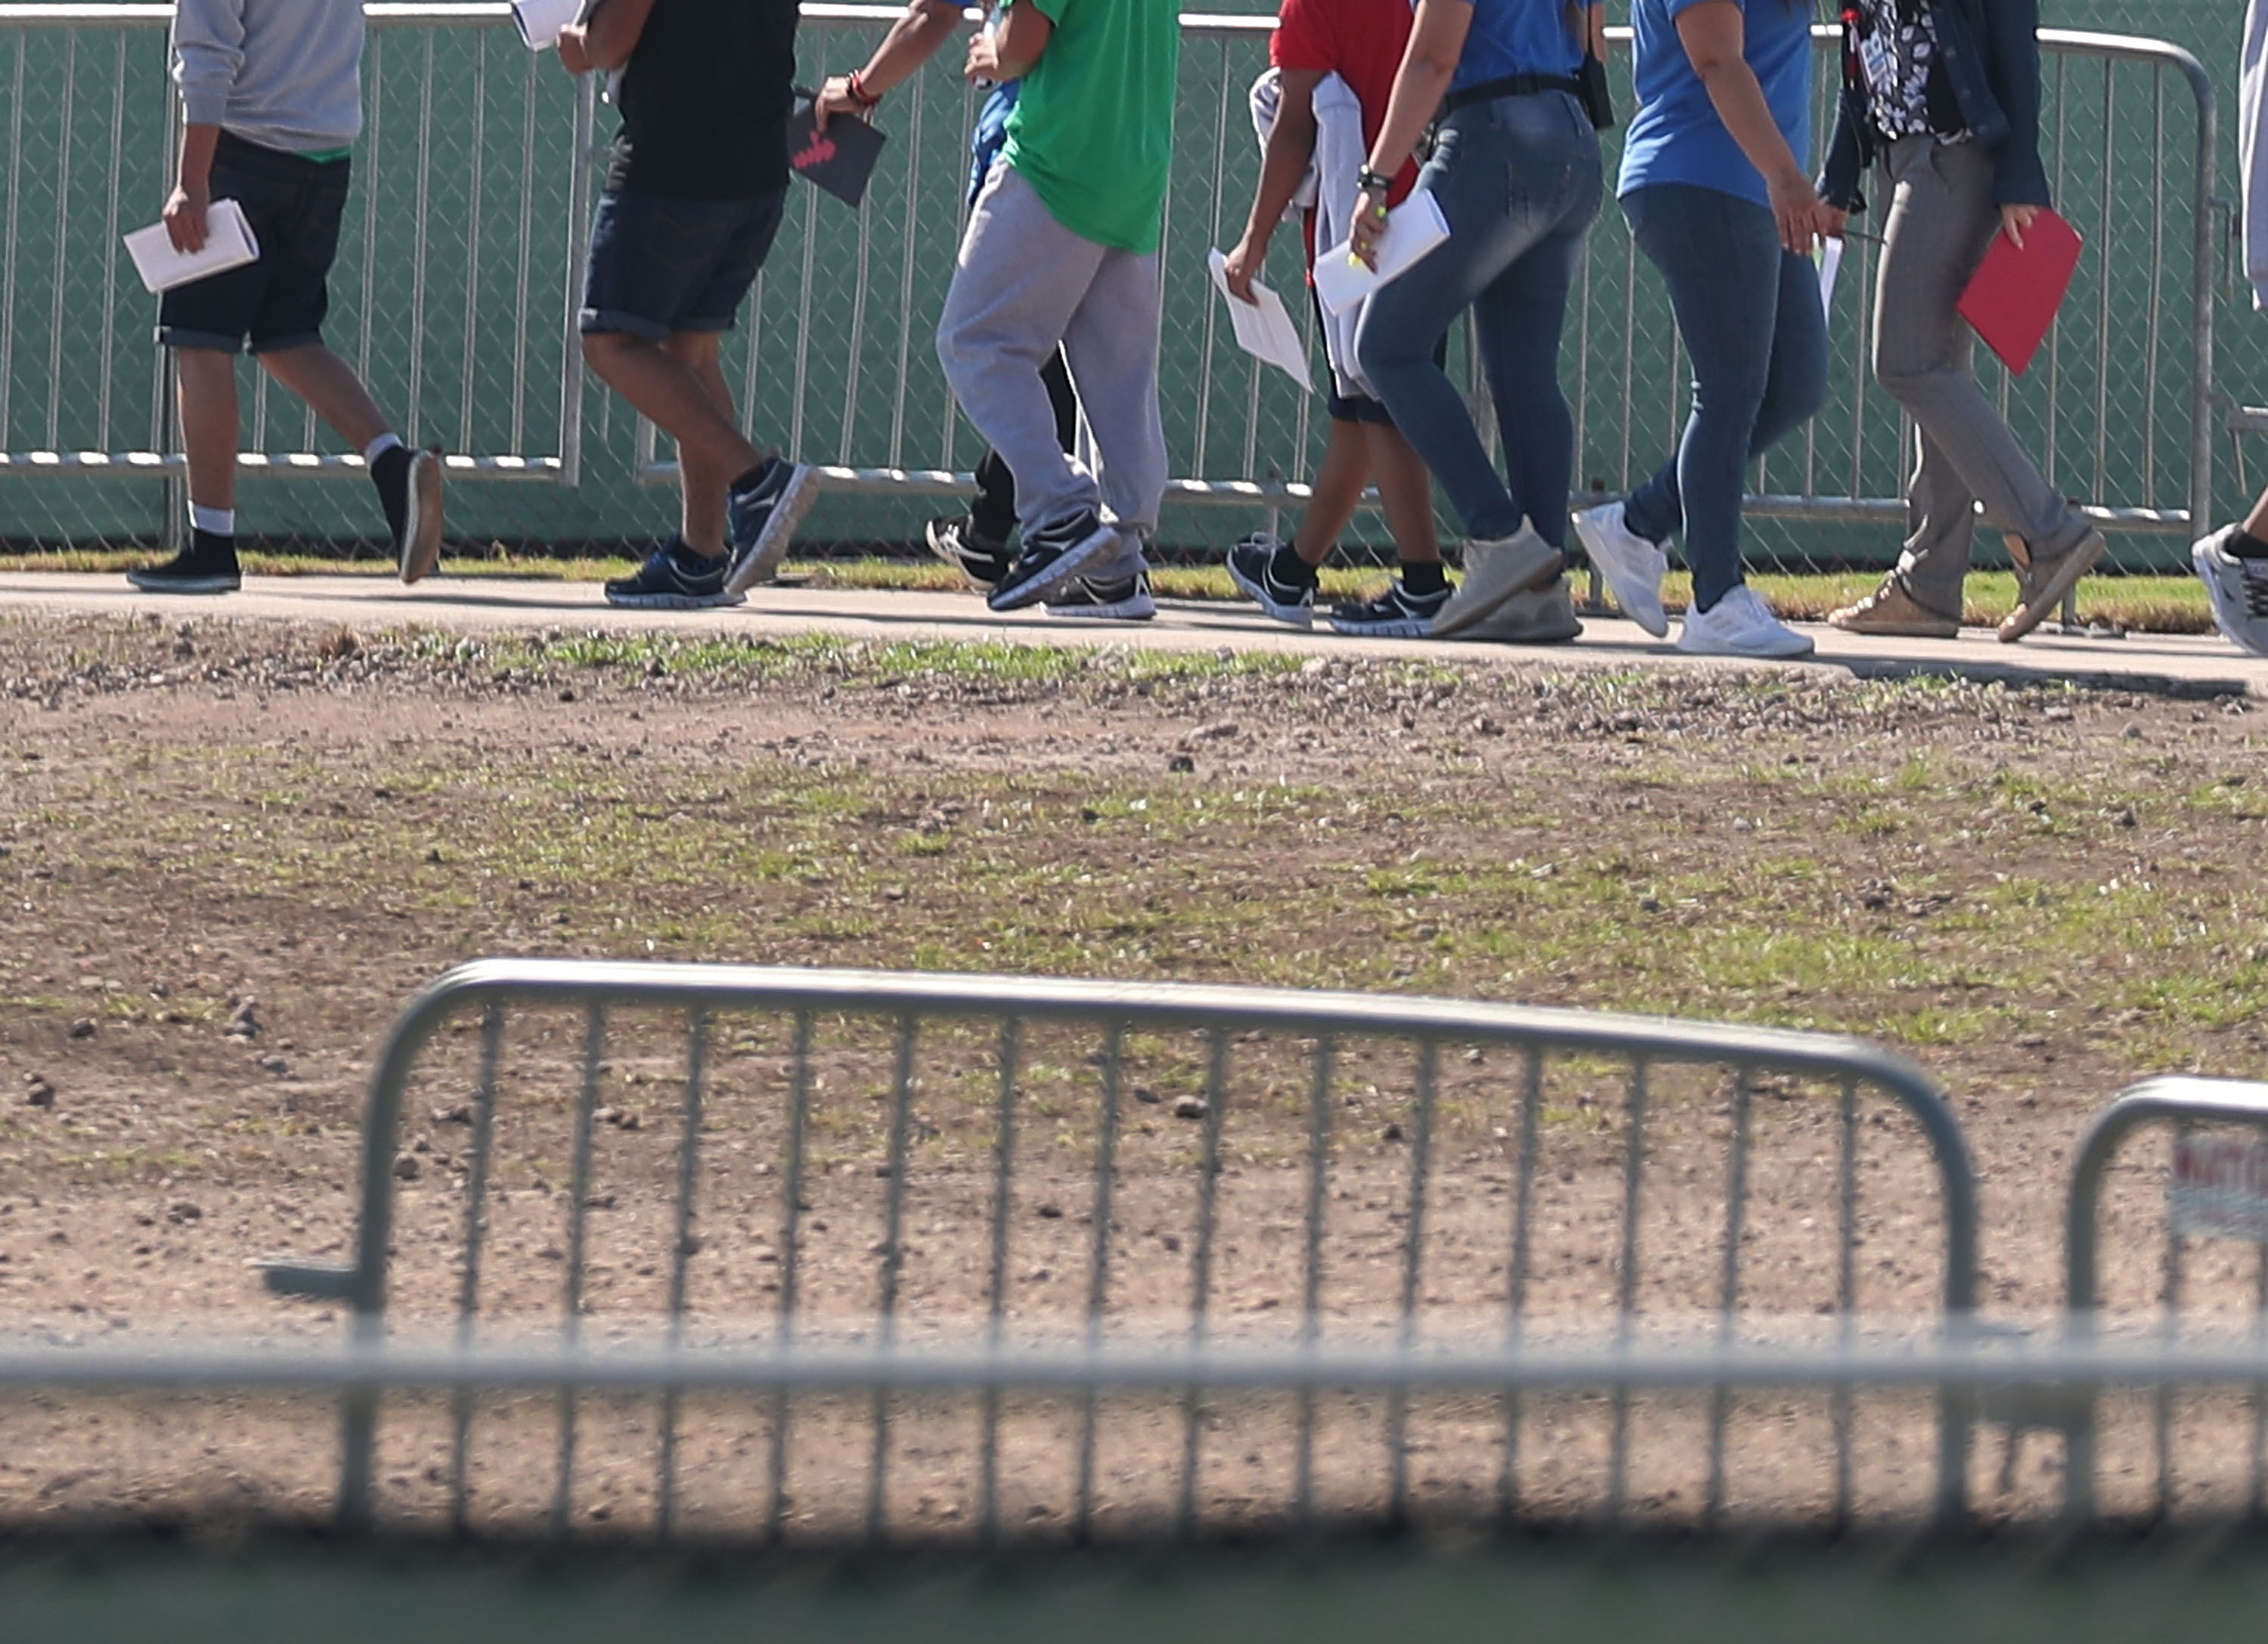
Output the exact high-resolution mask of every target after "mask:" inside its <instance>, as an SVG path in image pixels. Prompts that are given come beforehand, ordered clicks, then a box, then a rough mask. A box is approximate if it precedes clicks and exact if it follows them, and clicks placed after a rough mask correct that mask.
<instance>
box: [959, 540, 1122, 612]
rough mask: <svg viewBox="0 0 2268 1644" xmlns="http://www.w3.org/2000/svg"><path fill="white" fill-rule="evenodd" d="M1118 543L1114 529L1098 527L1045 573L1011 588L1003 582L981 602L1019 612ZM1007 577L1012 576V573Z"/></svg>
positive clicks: (1085, 567)
mask: <svg viewBox="0 0 2268 1644" xmlns="http://www.w3.org/2000/svg"><path fill="white" fill-rule="evenodd" d="M1117 542H1118V527H1117V526H1116V525H1097V526H1096V527H1095V528H1094V530H1093V531H1090V532H1087V533H1086V535H1085V536H1083V537H1081V538H1080V539H1079V540H1078V541H1077V542H1074V543H1072V544H1071V547H1068V548H1065V549H1064V551H1063V552H1062V553H1061V554H1057V556H1056V559H1055V562H1054V563H1053V564H1051V565H1049V567H1048V568H1047V569H1045V570H1043V571H1041V572H1040V573H1038V574H1037V575H1036V576H1030V577H1027V578H1026V579H1025V580H1024V581H1022V582H1020V583H1016V584H1015V585H1014V586H1013V587H1011V586H1010V585H1008V584H1007V583H1002V584H1001V585H1000V586H999V587H998V588H996V589H994V590H993V591H992V592H991V593H990V595H988V596H987V597H986V598H985V601H984V603H985V605H987V606H989V607H990V609H992V610H995V611H1021V610H1022V609H1024V607H1025V606H1027V605H1038V604H1040V603H1042V601H1043V600H1045V599H1046V598H1047V597H1048V596H1049V594H1051V593H1053V592H1054V591H1056V590H1057V589H1058V588H1060V587H1062V586H1063V585H1064V583H1067V582H1069V581H1070V580H1071V578H1072V577H1074V576H1080V575H1082V574H1083V573H1084V572H1086V570H1087V569H1088V568H1090V567H1091V566H1093V565H1094V561H1095V557H1096V556H1097V555H1098V554H1101V553H1102V552H1103V551H1104V550H1105V549H1108V548H1111V547H1116V545H1117ZM1009 575H1010V576H1014V575H1015V573H1014V572H1013V570H1012V571H1010V572H1009Z"/></svg>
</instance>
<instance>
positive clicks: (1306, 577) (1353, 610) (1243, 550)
mask: <svg viewBox="0 0 2268 1644" xmlns="http://www.w3.org/2000/svg"><path fill="white" fill-rule="evenodd" d="M1409 41H1410V5H1409V4H1408V0H1284V4H1283V7H1282V10H1281V11H1278V14H1277V18H1276V32H1275V33H1273V34H1272V35H1270V37H1269V41H1268V61H1269V62H1270V65H1271V70H1272V90H1273V113H1272V116H1271V117H1270V119H1269V120H1268V128H1267V136H1266V138H1265V141H1264V142H1263V145H1262V153H1261V165H1260V181H1259V185H1258V187H1256V190H1255V191H1254V194H1253V199H1252V209H1251V211H1250V213H1249V214H1248V217H1247V218H1246V220H1245V225H1244V232H1243V234H1242V236H1241V238H1240V239H1238V240H1237V242H1236V245H1235V246H1233V248H1232V249H1231V250H1230V252H1229V253H1228V258H1227V267H1226V269H1225V270H1224V275H1225V277H1226V281H1227V283H1228V290H1229V295H1230V296H1231V297H1233V298H1235V299H1236V300H1237V301H1239V302H1242V303H1250V302H1253V301H1256V298H1255V297H1254V296H1253V291H1252V285H1253V281H1254V279H1255V278H1256V276H1257V275H1258V274H1259V272H1260V269H1261V266H1262V265H1263V263H1264V262H1265V261H1267V258H1268V246H1269V242H1270V240H1271V239H1274V237H1275V233H1276V227H1277V224H1278V223H1279V222H1280V221H1281V220H1282V219H1283V217H1284V214H1285V211H1286V210H1287V209H1290V207H1291V206H1292V202H1293V201H1294V200H1295V199H1296V198H1297V197H1299V196H1300V194H1301V193H1302V192H1303V191H1304V190H1305V189H1306V187H1307V184H1308V183H1309V182H1310V181H1312V183H1313V185H1314V195H1315V197H1316V203H1315V204H1314V205H1313V206H1311V207H1310V208H1309V209H1307V210H1305V211H1303V212H1302V213H1301V214H1300V217H1301V222H1300V239H1301V242H1302V245H1303V247H1304V250H1305V253H1306V254H1305V256H1304V257H1303V258H1302V259H1301V266H1302V278H1303V280H1304V281H1305V283H1307V286H1308V287H1309V296H1310V300H1311V301H1312V300H1313V288H1314V260H1315V246H1316V243H1317V226H1318V220H1319V218H1321V217H1324V216H1325V215H1326V214H1328V216H1329V220H1330V221H1332V222H1334V223H1336V224H1340V225H1342V231H1344V225H1345V224H1349V223H1350V222H1351V218H1352V217H1353V212H1354V206H1355V200H1356V195H1357V194H1358V193H1359V176H1360V172H1361V169H1362V163H1363V160H1364V158H1366V155H1367V154H1368V152H1369V145H1370V144H1371V143H1372V142H1373V141H1374V140H1375V139H1376V137H1377V136H1378V128H1379V127H1380V126H1381V124H1382V123H1383V122H1384V121H1385V118H1386V106H1387V102H1388V99H1389V98H1390V97H1391V95H1392V93H1393V91H1394V77H1395V72H1396V71H1397V70H1399V69H1400V68H1401V66H1402V54H1403V48H1405V47H1406V46H1407V45H1408V44H1409ZM1268 90H1269V84H1268V83H1266V82H1263V85H1262V86H1260V87H1256V89H1255V98H1256V108H1263V107H1266V106H1267V100H1266V92H1267V91H1268ZM1326 128H1328V130H1329V136H1330V138H1331V140H1330V141H1329V142H1328V143H1325V142H1322V141H1321V140H1320V139H1321V138H1322V136H1323V135H1324V132H1325V130H1326ZM1417 180H1418V167H1417V165H1415V164H1414V163H1413V162H1411V161H1408V160H1405V161H1404V162H1403V165H1401V167H1400V168H1399V169H1398V170H1397V171H1396V172H1395V177H1394V186H1393V187H1392V188H1390V189H1389V190H1388V194H1387V203H1388V205H1389V206H1393V205H1398V204H1400V203H1401V202H1402V201H1403V198H1404V197H1405V196H1406V195H1407V194H1409V192H1410V188H1411V187H1412V186H1413V185H1414V184H1415V183H1416V182H1417ZM1323 239H1324V240H1325V242H1326V243H1336V240H1337V236H1336V235H1325V236H1324V237H1323ZM1314 311H1315V318H1316V323H1317V326H1318V328H1319V329H1320V330H1321V331H1322V335H1323V340H1324V353H1325V355H1326V356H1327V363H1328V367H1329V373H1330V377H1329V389H1328V391H1327V393H1326V394H1325V398H1324V407H1325V410H1326V412H1327V413H1328V415H1329V421H1330V438H1329V444H1326V445H1325V446H1324V449H1323V461H1322V466H1321V467H1320V468H1318V469H1317V470H1316V471H1315V479H1314V488H1313V491H1312V494H1311V495H1310V496H1309V498H1308V502H1307V507H1306V508H1305V509H1304V510H1301V513H1300V523H1299V525H1297V526H1296V527H1295V528H1294V529H1293V531H1292V539H1291V540H1290V541H1289V542H1282V541H1278V539H1276V538H1275V537H1274V536H1272V535H1270V534H1269V533H1267V532H1257V533H1256V534H1254V535H1252V536H1249V537H1247V538H1245V539H1243V540H1242V541H1241V542H1239V543H1237V544H1236V545H1235V547H1232V548H1231V549H1230V550H1229V553H1228V575H1229V577H1230V580H1232V581H1233V582H1234V583H1235V584H1236V586H1237V588H1238V589H1239V590H1240V591H1241V592H1243V593H1244V594H1245V596H1246V597H1247V598H1250V599H1252V600H1253V601H1255V602H1256V604H1258V605H1259V606H1260V608H1261V609H1262V610H1263V612H1265V613H1267V614H1268V615H1269V616H1270V617H1272V618H1274V619H1275V620H1277V621H1278V622H1284V623H1287V624H1289V625H1290V626H1292V627H1293V628H1308V627H1311V626H1312V625H1313V623H1314V606H1315V590H1316V584H1317V581H1318V573H1319V572H1320V571H1321V570H1322V566H1323V563H1324V561H1327V560H1328V559H1329V557H1330V554H1331V550H1332V549H1333V548H1335V547H1337V546H1338V539H1339V533H1340V532H1343V531H1344V530H1345V529H1346V527H1347V525H1348V522H1349V521H1351V519H1352V518H1353V517H1354V510H1355V509H1356V508H1357V507H1358V506H1359V504H1360V503H1361V501H1362V494H1363V490H1364V488H1366V486H1368V485H1369V484H1370V482H1371V480H1372V477H1373V475H1375V476H1376V478H1377V481H1378V491H1379V497H1380V500H1381V502H1382V503H1384V505H1385V509H1386V523H1387V527H1388V530H1389V531H1391V532H1392V533H1393V536H1394V543H1395V548H1396V549H1397V550H1398V552H1399V554H1400V557H1401V561H1402V568H1401V575H1400V576H1398V577H1397V578H1396V579H1395V581H1394V582H1393V583H1390V584H1389V585H1388V588H1387V590H1386V591H1385V592H1384V593H1383V594H1382V595H1381V596H1380V597H1379V598H1373V599H1367V600H1356V601H1350V602H1346V603H1343V604H1341V605H1338V606H1337V608H1336V609H1335V610H1334V611H1333V612H1332V613H1331V619H1330V622H1331V626H1332V628H1335V629H1337V631H1338V632H1340V633H1342V634H1348V633H1354V634H1382V635H1394V636H1422V635H1426V634H1430V633H1432V628H1433V616H1434V613H1436V612H1437V611H1438V610H1439V609H1440V605H1442V603H1443V602H1444V601H1446V600H1447V598H1448V597H1449V583H1448V578H1447V574H1446V573H1445V571H1444V570H1443V569H1442V565H1441V543H1440V532H1438V531H1437V530H1436V529H1435V528H1434V524H1433V476H1432V474H1431V473H1428V472H1426V468H1425V462H1424V460H1423V459H1420V458H1419V456H1418V452H1417V451H1416V449H1415V448H1414V447H1412V446H1411V444H1410V442H1409V441H1408V440H1407V439H1406V438H1404V437H1403V435H1402V432H1401V430H1400V429H1396V428H1395V426H1394V420H1393V418H1392V417H1391V416H1390V415H1388V413H1387V409H1386V407H1385V406H1383V405H1382V404H1381V403H1380V402H1379V400H1378V399H1377V397H1376V396H1375V395H1373V394H1372V393H1370V392H1369V391H1368V390H1369V384H1368V382H1367V380H1366V378H1363V377H1362V375H1361V371H1360V369H1359V366H1358V365H1357V364H1356V363H1355V361H1354V359H1353V357H1352V356H1353V351H1354V350H1353V346H1352V343H1353V336H1352V331H1353V327H1352V325H1351V323H1348V324H1345V325H1344V326H1342V325H1340V324H1337V323H1335V321H1334V319H1333V317H1332V316H1330V315H1329V314H1327V313H1325V312H1324V311H1323V309H1322V305H1321V304H1320V303H1314ZM1343 318H1344V319H1345V320H1346V321H1348V322H1351V321H1352V320H1354V319H1357V318H1359V316H1358V315H1354V314H1349V315H1346V316H1344V317H1343Z"/></svg>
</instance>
